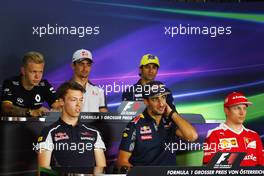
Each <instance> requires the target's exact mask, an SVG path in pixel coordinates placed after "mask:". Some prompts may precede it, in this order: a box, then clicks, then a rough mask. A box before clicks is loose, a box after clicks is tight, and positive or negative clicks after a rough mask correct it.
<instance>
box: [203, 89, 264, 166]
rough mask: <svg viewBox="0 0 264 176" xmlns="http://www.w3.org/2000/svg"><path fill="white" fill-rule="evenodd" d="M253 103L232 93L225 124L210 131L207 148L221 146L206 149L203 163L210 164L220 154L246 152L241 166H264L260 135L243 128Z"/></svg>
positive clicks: (225, 105)
mask: <svg viewBox="0 0 264 176" xmlns="http://www.w3.org/2000/svg"><path fill="white" fill-rule="evenodd" d="M249 105H252V103H251V102H249V101H248V99H247V98H246V97H245V95H244V94H242V93H240V92H233V93H230V94H229V95H228V96H227V97H226V99H225V102H224V112H225V115H226V121H225V123H222V124H220V126H219V127H217V128H215V129H212V130H210V131H208V134H207V138H206V144H207V145H206V146H212V144H213V145H214V146H220V147H219V148H209V147H208V148H206V149H205V150H204V158H203V163H204V164H208V163H210V160H211V159H212V158H213V156H214V155H215V154H216V153H217V152H218V151H221V152H246V156H245V157H244V159H243V160H242V162H241V164H240V165H241V166H258V165H262V166H263V165H264V159H263V158H264V155H263V151H262V150H263V148H262V142H261V139H260V137H259V135H258V134H257V133H256V132H255V131H252V130H250V129H247V128H245V127H244V126H243V123H244V121H245V118H246V114H247V107H248V106H249Z"/></svg>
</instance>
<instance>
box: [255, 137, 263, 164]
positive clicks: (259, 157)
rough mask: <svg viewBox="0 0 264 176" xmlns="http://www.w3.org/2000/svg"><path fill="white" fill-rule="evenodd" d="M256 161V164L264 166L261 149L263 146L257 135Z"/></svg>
mask: <svg viewBox="0 0 264 176" xmlns="http://www.w3.org/2000/svg"><path fill="white" fill-rule="evenodd" d="M256 142H257V146H256V147H257V161H258V165H260V166H264V150H263V146H262V141H261V139H260V137H259V135H258V137H257V141H256Z"/></svg>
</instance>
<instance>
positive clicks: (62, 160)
mask: <svg viewBox="0 0 264 176" xmlns="http://www.w3.org/2000/svg"><path fill="white" fill-rule="evenodd" d="M37 146H38V150H40V149H45V150H49V151H51V152H52V156H53V158H52V161H53V162H52V164H51V167H94V166H96V163H95V156H94V150H97V149H102V150H105V144H104V142H103V140H102V138H101V135H100V133H99V131H98V130H96V129H94V128H91V127H88V126H87V125H86V124H82V123H78V124H77V125H76V126H72V125H68V124H66V123H65V122H64V121H63V120H62V119H61V118H60V119H59V120H58V121H57V122H55V123H53V124H52V125H50V126H49V127H46V128H44V129H43V131H42V133H41V135H40V136H39V138H38V145H37ZM39 152H41V151H39Z"/></svg>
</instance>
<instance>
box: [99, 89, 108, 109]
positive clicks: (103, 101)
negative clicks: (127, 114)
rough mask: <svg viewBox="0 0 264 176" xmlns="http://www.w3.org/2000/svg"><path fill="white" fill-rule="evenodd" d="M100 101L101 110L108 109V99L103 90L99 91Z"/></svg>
mask: <svg viewBox="0 0 264 176" xmlns="http://www.w3.org/2000/svg"><path fill="white" fill-rule="evenodd" d="M99 94H100V97H99V98H100V99H99V108H107V104H106V97H105V93H104V90H103V89H101V88H100V89H99Z"/></svg>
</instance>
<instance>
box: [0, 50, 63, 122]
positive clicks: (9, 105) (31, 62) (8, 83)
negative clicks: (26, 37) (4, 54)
mask: <svg viewBox="0 0 264 176" xmlns="http://www.w3.org/2000/svg"><path fill="white" fill-rule="evenodd" d="M44 65H45V60H44V57H43V55H42V54H41V53H39V52H36V51H30V52H28V53H26V54H25V55H24V57H23V60H22V67H21V69H20V73H21V74H20V76H15V77H11V78H8V79H6V80H4V82H3V86H2V92H1V101H2V102H1V108H2V113H3V115H7V116H32V117H37V116H41V115H43V114H44V113H45V112H47V111H49V110H48V109H47V108H46V107H44V106H43V103H44V101H46V102H47V103H48V105H49V106H50V107H52V108H54V109H58V108H59V106H58V103H57V102H56V91H55V89H54V88H53V87H52V86H51V84H50V83H49V82H48V81H47V80H45V79H42V76H43V71H44Z"/></svg>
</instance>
